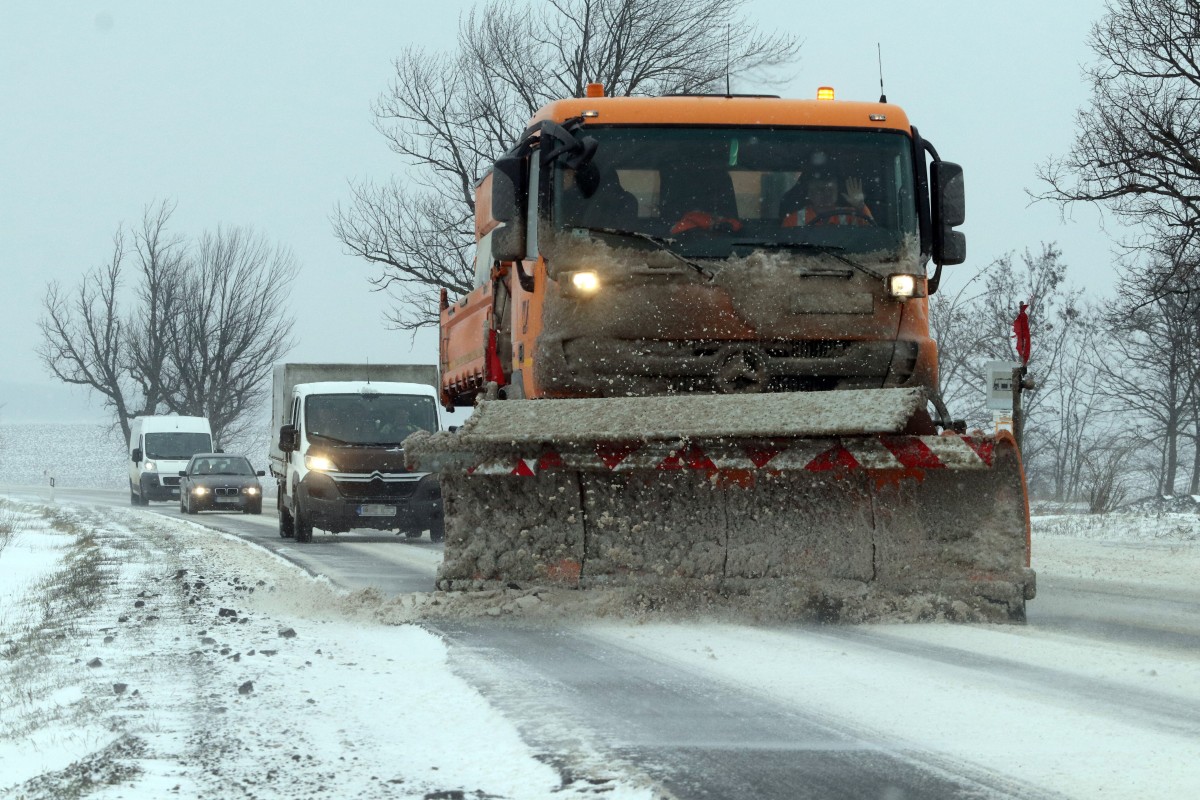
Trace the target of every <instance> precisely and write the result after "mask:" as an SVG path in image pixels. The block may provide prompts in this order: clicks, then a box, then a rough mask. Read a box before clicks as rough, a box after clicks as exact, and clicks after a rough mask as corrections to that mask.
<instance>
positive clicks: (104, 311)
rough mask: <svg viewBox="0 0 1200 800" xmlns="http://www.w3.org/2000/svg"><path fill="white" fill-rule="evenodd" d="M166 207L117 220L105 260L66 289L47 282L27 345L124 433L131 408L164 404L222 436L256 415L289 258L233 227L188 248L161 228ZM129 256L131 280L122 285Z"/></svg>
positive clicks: (287, 344)
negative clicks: (136, 224) (132, 220)
mask: <svg viewBox="0 0 1200 800" xmlns="http://www.w3.org/2000/svg"><path fill="white" fill-rule="evenodd" d="M173 211H174V204H173V203H161V204H158V205H157V206H148V207H147V209H146V211H145V213H144V215H143V217H142V224H141V227H140V228H138V229H136V230H134V231H131V232H128V233H127V232H126V230H125V229H124V227H121V228H119V229H118V231H117V233H116V234H115V235H114V237H113V252H112V255H111V256H110V258H109V261H108V263H107V264H106V265H104V266H103V267H100V268H98V269H95V270H92V271H90V272H88V273H86V274H85V275H84V278H83V281H82V282H81V284H80V285H79V287H78V288H77V289H76V290H74V291H73V292H68V291H66V290H64V289H63V288H62V287H61V286H60V285H58V284H56V283H52V284H50V285H49V286H47V289H46V296H45V298H44V300H43V315H42V318H41V320H40V322H39V325H40V327H41V332H42V342H41V345H40V346H39V348H38V354H39V356H40V358H41V360H42V363H43V364H45V365H46V368H47V369H48V370H49V371H50V372H51V374H53V375H54V376H55V377H57V378H58V379H59V380H61V381H64V382H65V383H71V384H75V385H78V386H85V387H87V388H89V389H92V390H93V391H95V392H97V393H98V394H99V395H100V396H101V397H102V398H103V399H104V404H105V406H106V407H107V408H108V409H110V410H111V411H112V413H113V418H114V423H115V424H116V425H117V426H119V427H120V428H121V431H122V434H123V435H124V437H125V439H126V440H128V438H129V423H130V421H131V420H132V418H133V417H135V416H138V415H139V414H156V413H166V412H175V413H179V414H197V415H201V416H207V417H208V418H209V419H210V421H211V422H212V424H213V429H214V431H213V432H214V437H215V438H216V440H217V441H218V443H220V442H225V441H228V440H230V439H233V438H236V437H237V436H238V435H240V434H243V433H244V432H245V429H246V426H248V425H253V424H255V422H256V420H254V419H253V418H252V413H253V412H254V411H255V410H256V409H257V408H259V407H260V405H261V402H262V400H261V398H262V397H263V396H264V395H265V392H264V390H263V387H264V383H265V381H266V380H267V379H268V376H269V374H270V367H271V364H272V363H274V362H275V361H276V360H278V359H280V358H281V357H282V356H283V355H284V354H285V353H286V352H287V351H288V350H289V349H290V348H291V346H292V343H291V340H290V338H291V329H292V320H291V317H290V315H289V314H288V313H287V304H286V299H287V293H288V291H289V288H290V285H291V282H292V279H293V278H294V277H295V274H296V266H295V262H294V259H293V258H292V256H291V254H290V253H288V252H287V251H285V250H280V249H275V250H272V249H271V248H270V247H268V246H267V245H266V244H265V242H264V241H263V240H262V239H261V238H258V237H255V236H253V235H252V234H250V233H248V232H245V231H243V230H241V229H236V228H235V229H232V230H229V231H221V230H218V231H217V233H216V234H205V235H204V236H202V237H201V239H200V241H199V243H198V244H197V245H195V246H192V247H189V246H188V244H187V243H186V242H185V240H184V239H183V238H181V237H178V236H175V235H172V234H170V233H169V232H168V230H167V226H168V223H169V221H170V217H171V214H172V212H173ZM130 240H132V242H133V244H132V248H130V246H129V244H128V242H129V241H130ZM131 253H132V257H133V258H136V260H137V263H138V270H137V272H136V275H137V278H138V279H139V280H138V281H137V283H136V285H135V286H134V287H133V288H132V289H126V287H124V286H123V283H122V282H123V280H124V279H125V274H126V272H127V270H126V266H125V265H126V262H127V260H129V259H130V257H131ZM123 298H124V299H125V300H126V301H127V302H130V303H131V305H132V310H131V311H129V312H128V313H126V312H123V311H122V308H121V300H122V299H123Z"/></svg>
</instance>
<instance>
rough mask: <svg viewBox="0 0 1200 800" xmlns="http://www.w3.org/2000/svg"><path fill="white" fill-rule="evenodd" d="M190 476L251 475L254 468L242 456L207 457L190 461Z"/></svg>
mask: <svg viewBox="0 0 1200 800" xmlns="http://www.w3.org/2000/svg"><path fill="white" fill-rule="evenodd" d="M188 474H190V475H253V474H254V468H253V467H251V466H250V462H249V461H247V460H246V459H245V458H243V457H242V456H208V457H205V458H197V459H194V460H193V461H192V466H191V468H190V469H188Z"/></svg>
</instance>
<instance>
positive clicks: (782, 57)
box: [333, 0, 799, 330]
mask: <svg viewBox="0 0 1200 800" xmlns="http://www.w3.org/2000/svg"><path fill="white" fill-rule="evenodd" d="M745 5H746V0H550V2H548V3H545V4H542V5H537V6H532V5H529V4H527V3H520V2H517V0H492V1H491V2H488V3H486V4H485V5H483V6H482V7H480V8H477V9H476V10H474V11H472V12H471V13H470V14H469V15H468V16H467V17H465V18H464V19H463V20H462V21H461V23H460V25H459V37H458V48H457V50H456V51H455V52H454V53H451V54H432V53H429V52H427V51H425V50H423V49H421V48H410V49H408V50H405V51H404V52H403V53H402V54H401V55H400V57H399V58H397V59H396V62H395V71H396V76H395V80H394V81H393V83H392V86H391V89H390V90H389V91H388V92H387V93H385V94H383V95H382V96H381V97H380V98H379V99H378V101H377V102H376V104H375V109H374V112H375V119H376V123H375V124H376V128H377V129H378V130H379V131H380V133H382V134H383V135H384V136H385V137H386V138H387V140H388V143H389V145H390V147H391V149H392V150H393V151H394V152H395V153H396V154H398V155H399V156H400V157H401V158H402V159H403V161H404V162H405V165H406V166H408V167H410V173H409V174H410V175H411V176H412V178H411V180H410V182H409V183H408V184H407V185H406V186H404V187H403V188H401V187H400V186H399V185H397V184H395V183H393V184H390V185H376V184H373V183H370V182H365V183H360V184H358V185H357V186H355V187H354V188H353V194H352V198H351V200H350V203H349V205H348V206H347V207H345V208H343V207H342V206H340V205H339V206H338V207H337V208H336V209H335V212H334V216H333V229H334V234H335V235H336V236H337V237H338V239H340V240H341V241H342V243H343V244H344V246H345V247H346V249H347V251H348V252H350V253H351V254H353V255H357V256H359V257H361V258H363V259H365V260H367V261H368V262H370V263H372V264H374V265H376V266H377V267H378V269H379V273H378V274H377V275H376V276H375V277H374V278H372V279H371V282H372V284H373V285H374V286H375V288H376V289H377V290H381V291H386V292H388V293H389V294H390V295H391V296H392V298H393V299H394V300H395V304H394V305H393V310H392V312H391V315H390V322H391V324H392V325H393V326H395V327H396V328H399V329H402V330H416V329H417V328H420V327H422V326H424V325H429V324H436V323H437V319H438V312H437V298H438V293H439V289H442V288H445V289H447V290H448V291H449V292H451V293H452V294H463V293H465V292H466V291H468V290H470V288H471V287H472V274H473V272H474V268H473V263H472V259H473V251H474V224H473V217H474V208H475V198H474V189H475V185H476V183H478V181H479V179H480V178H481V177H482V176H483V175H484V174H485V172H486V170H487V169H488V168H489V166H490V165H491V163H492V161H494V160H495V159H496V158H497V157H498V156H499V155H501V154H502V153H503V152H504V151H505V150H506V149H507V148H508V147H510V146H511V145H512V144H513V143H514V142H515V141H516V140H517V138H518V137H519V136H520V134H521V132H522V131H523V129H524V126H525V124H526V122H527V120H528V119H529V117H530V116H531V115H532V114H533V113H534V112H535V111H536V110H537V109H538V108H539V107H540V106H542V105H543V104H545V103H546V102H548V101H550V100H554V99H557V98H561V97H581V96H583V94H584V90H585V88H586V86H587V84H588V83H589V82H602V83H603V84H604V90H605V93H606V94H608V95H611V96H629V95H658V94H675V93H695V92H711V91H714V90H720V91H725V87H726V82H727V81H728V80H730V79H732V78H736V77H739V76H743V75H746V74H747V73H750V72H752V71H755V70H760V69H765V68H770V67H774V66H778V65H780V64H786V63H789V62H791V61H793V60H794V59H795V56H796V54H797V52H798V50H799V44H798V42H797V41H796V40H795V39H793V38H791V37H789V36H786V35H783V34H773V35H768V34H762V33H760V32H758V30H757V29H756V28H755V26H753V25H751V24H749V23H748V22H746V21H745V14H744V13H742V12H743V8H744V6H745Z"/></svg>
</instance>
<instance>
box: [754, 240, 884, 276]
mask: <svg viewBox="0 0 1200 800" xmlns="http://www.w3.org/2000/svg"><path fill="white" fill-rule="evenodd" d="M733 246H734V247H738V246H742V247H758V248H761V249H763V250H807V251H808V252H811V253H822V254H824V255H827V256H833V257H834V258H836V259H837V260H838V261H841V262H842V263H843V264H849V265H850V266H852V267H854V268H855V269H856V270H858V271H859V272H861V273H862V274H864V275H867V276H869V277H872V278H882V277H884V276H883V275H880V274H879V273H877V272H874V271H872V270H871V269H870V268H868V267H866V266H864V265H862V264H860V263H858V262H857V261H855V260H854V259H853V258H850V257H849V256H847V255H846V254H845V253H844V252H843V251H844V250H845V249H846V248H844V247H838V246H837V245H832V244H813V243H812V242H750V241H746V242H734V243H733Z"/></svg>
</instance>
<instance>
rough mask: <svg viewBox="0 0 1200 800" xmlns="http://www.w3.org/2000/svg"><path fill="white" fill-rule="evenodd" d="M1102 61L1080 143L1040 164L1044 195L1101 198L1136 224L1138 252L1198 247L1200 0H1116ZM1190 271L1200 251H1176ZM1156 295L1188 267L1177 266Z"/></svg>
mask: <svg viewBox="0 0 1200 800" xmlns="http://www.w3.org/2000/svg"><path fill="white" fill-rule="evenodd" d="M1088 43H1089V45H1090V46H1091V49H1092V51H1093V52H1094V53H1095V54H1096V58H1097V60H1096V62H1095V63H1094V64H1093V65H1092V66H1090V67H1088V68H1087V69H1086V71H1085V75H1086V76H1087V78H1088V79H1089V80H1090V82H1091V85H1092V100H1091V105H1090V106H1089V107H1088V108H1085V109H1081V110H1080V111H1079V112H1078V113H1077V114H1076V133H1075V142H1074V144H1073V146H1072V147H1071V150H1070V151H1069V152H1068V153H1067V154H1066V155H1065V156H1062V157H1058V158H1052V159H1050V160H1048V161H1047V162H1046V163H1045V164H1043V165H1042V166H1041V167H1040V168H1039V170H1038V175H1039V178H1040V179H1041V180H1042V181H1043V182H1044V183H1045V185H1046V186H1047V187H1048V188H1046V190H1045V191H1044V192H1042V193H1041V194H1038V195H1035V196H1037V197H1040V198H1042V199H1048V200H1052V201H1055V202H1057V203H1060V204H1061V205H1063V206H1064V207H1065V206H1066V205H1068V204H1071V203H1075V202H1090V203H1098V204H1101V205H1103V206H1105V207H1106V208H1108V209H1109V210H1110V211H1112V212H1113V213H1114V214H1115V215H1116V216H1117V218H1118V219H1119V220H1121V221H1122V222H1124V223H1126V224H1128V225H1131V226H1136V227H1137V229H1138V234H1137V236H1136V237H1135V238H1134V239H1132V240H1130V241H1129V242H1126V246H1127V247H1128V248H1130V249H1131V250H1133V251H1142V252H1148V253H1151V254H1157V255H1158V256H1162V255H1165V254H1179V253H1185V254H1186V253H1194V251H1195V250H1196V247H1197V244H1198V243H1200V238H1198V237H1200V0H1114V1H1113V2H1110V3H1109V5H1108V7H1107V13H1106V14H1105V16H1104V17H1103V18H1102V19H1101V20H1100V21H1099V22H1097V23H1096V24H1095V25H1093V27H1092V30H1091V34H1090V36H1089V38H1088ZM1172 263H1173V264H1174V265H1175V266H1177V267H1181V268H1184V269H1186V270H1188V271H1191V270H1193V269H1194V264H1195V263H1196V259H1195V258H1183V259H1174V260H1173V261H1172ZM1160 277H1161V278H1162V279H1163V280H1162V281H1161V282H1160V283H1159V284H1158V285H1155V286H1150V287H1147V289H1148V291H1149V293H1150V294H1151V295H1156V294H1158V293H1159V292H1160V291H1162V290H1164V288H1169V287H1170V284H1171V282H1172V281H1175V280H1177V279H1179V278H1181V277H1182V276H1181V275H1180V274H1179V273H1177V272H1175V271H1171V272H1168V273H1166V274H1164V275H1162V276H1160Z"/></svg>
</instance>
